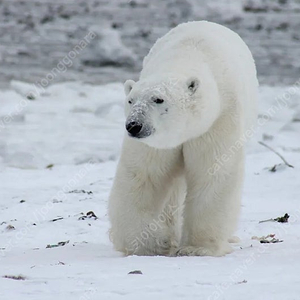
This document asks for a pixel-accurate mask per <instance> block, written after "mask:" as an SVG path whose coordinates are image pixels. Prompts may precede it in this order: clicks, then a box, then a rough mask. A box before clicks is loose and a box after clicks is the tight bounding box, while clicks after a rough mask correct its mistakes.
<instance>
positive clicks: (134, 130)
mask: <svg viewBox="0 0 300 300" xmlns="http://www.w3.org/2000/svg"><path fill="white" fill-rule="evenodd" d="M142 127H143V125H141V124H140V123H137V122H134V121H133V122H129V123H127V124H126V130H127V131H128V132H129V133H130V134H131V135H132V136H137V134H138V133H139V132H140V131H141V130H142Z"/></svg>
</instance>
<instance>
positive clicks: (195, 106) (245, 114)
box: [109, 21, 258, 256]
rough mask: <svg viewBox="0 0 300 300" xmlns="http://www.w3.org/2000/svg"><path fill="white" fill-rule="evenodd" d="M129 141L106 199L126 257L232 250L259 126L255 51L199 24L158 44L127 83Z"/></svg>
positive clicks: (117, 245)
mask: <svg viewBox="0 0 300 300" xmlns="http://www.w3.org/2000/svg"><path fill="white" fill-rule="evenodd" d="M124 88H125V94H126V104H125V114H126V118H127V119H126V130H127V132H126V135H125V137H124V141H123V148H122V153H121V157H120V161H119V164H118V167H117V172H116V176H115V179H114V183H113V187H112V190H111V193H110V198H109V218H110V222H111V230H110V237H111V240H112V242H113V244H114V247H115V249H116V250H118V251H121V252H123V253H124V254H126V255H133V254H134V255H171V256H185V255H186V256H204V255H209V256H222V255H225V254H227V253H230V252H231V251H232V250H231V247H230V245H229V241H230V238H231V236H232V234H233V233H234V231H235V228H236V224H237V220H238V215H239V210H240V200H241V188H242V184H243V173H244V156H245V154H244V143H243V141H244V139H243V137H244V134H245V131H246V130H250V129H249V128H253V127H251V126H252V124H254V123H255V121H256V102H257V88H258V82H257V78H256V68H255V64H254V60H253V58H252V55H251V53H250V51H249V49H248V47H247V46H246V44H245V43H244V42H243V41H242V39H241V38H240V37H239V36H238V35H237V34H236V33H234V32H233V31H231V30H229V29H228V28H226V27H223V26H221V25H218V24H215V23H211V22H206V21H197V22H189V23H184V24H181V25H179V26H177V27H176V28H174V29H172V30H171V31H170V32H169V33H167V34H166V35H165V36H163V37H162V38H160V39H159V40H158V41H157V42H156V43H155V44H154V46H153V47H152V49H151V50H150V52H149V54H148V55H147V56H146V57H145V59H144V61H143V69H142V71H141V74H140V78H139V80H138V81H137V82H134V81H133V80H127V81H126V82H125V85H124Z"/></svg>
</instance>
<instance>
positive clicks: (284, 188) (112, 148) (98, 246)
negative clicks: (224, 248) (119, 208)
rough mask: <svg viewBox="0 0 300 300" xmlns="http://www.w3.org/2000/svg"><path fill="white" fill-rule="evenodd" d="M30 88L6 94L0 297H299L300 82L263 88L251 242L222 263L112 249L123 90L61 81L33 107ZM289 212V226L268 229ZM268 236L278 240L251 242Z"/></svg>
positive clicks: (1, 118)
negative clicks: (110, 213) (110, 210)
mask: <svg viewBox="0 0 300 300" xmlns="http://www.w3.org/2000/svg"><path fill="white" fill-rule="evenodd" d="M30 90H32V86H30V85H27V84H24V83H20V82H16V81H14V82H11V85H10V88H9V89H8V90H5V91H4V90H2V91H0V185H1V200H0V299H1V300H7V299H12V300H21V299H22V300H27V299H30V300H48V299H49V300H50V299H51V300H53V299H56V300H59V299H62V300H63V299H66V300H69V299H72V300H75V299H80V300H93V299H95V300H96V299H97V300H99V299H101V300H102V299H131V300H134V299H157V297H160V299H164V300H165V299H172V300H173V299H210V300H212V299H214V300H215V299H228V300H240V299H244V300H248V299H249V300H250V299H251V300H259V299H262V300H277V299H278V300H279V299H280V300H282V299H284V300H299V299H300V276H299V275H300V88H299V84H298V85H295V86H293V87H267V86H263V87H261V88H260V115H259V121H258V127H257V129H256V130H255V132H253V134H255V138H254V139H253V141H252V142H251V143H250V145H249V147H248V151H247V152H248V154H247V168H246V182H245V186H244V193H243V201H242V214H241V218H240V222H239V227H238V230H237V233H236V235H237V236H239V238H240V239H241V241H240V242H239V243H238V244H234V248H235V251H234V252H233V253H232V254H230V255H227V256H225V257H221V258H213V257H177V258H174V257H135V256H131V257H122V255H121V254H120V253H117V252H116V251H114V250H113V247H112V244H111V243H110V242H109V239H108V234H107V231H108V229H109V222H108V217H107V199H108V194H109V190H110V188H111V184H112V179H113V176H114V173H115V168H116V164H117V159H118V157H119V154H120V147H121V141H122V136H123V128H124V117H123V99H124V96H123V87H122V85H121V84H120V83H114V84H109V85H105V86H92V85H86V84H81V83H75V82H72V83H63V84H57V85H53V86H50V87H49V88H48V89H47V90H46V91H40V92H39V93H37V94H39V95H38V96H37V97H36V99H33V100H26V98H25V97H24V95H27V94H28V92H29V91H30ZM258 140H260V141H263V142H264V143H266V144H267V145H269V146H271V147H272V148H273V149H274V150H276V151H278V152H279V153H280V154H282V155H283V156H284V158H285V159H286V160H287V162H288V163H290V164H291V165H293V166H294V168H291V167H287V166H286V165H284V163H283V162H282V160H281V159H280V158H279V157H278V156H277V155H276V154H274V153H273V152H272V151H270V150H269V149H267V148H266V147H263V146H262V145H260V144H258V143H257V141H258ZM280 163H281V164H282V165H280V166H276V167H275V172H271V171H270V169H271V168H272V167H274V165H278V164H280ZM273 170H274V168H273ZM285 213H288V214H289V215H290V218H289V220H288V223H278V222H263V223H259V221H262V220H267V219H270V218H276V217H280V216H283V215H284V214H285ZM268 234H275V237H274V238H275V239H278V240H279V242H278V243H260V242H259V241H258V240H256V239H253V237H254V236H257V237H262V236H266V235H268ZM137 270H138V271H141V273H142V274H128V273H129V272H131V271H137ZM138 273H140V272H138Z"/></svg>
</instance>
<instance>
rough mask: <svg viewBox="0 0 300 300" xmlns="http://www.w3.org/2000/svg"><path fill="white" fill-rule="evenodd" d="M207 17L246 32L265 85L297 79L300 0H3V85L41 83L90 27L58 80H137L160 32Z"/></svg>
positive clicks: (0, 42) (299, 70)
mask: <svg viewBox="0 0 300 300" xmlns="http://www.w3.org/2000/svg"><path fill="white" fill-rule="evenodd" d="M203 19H204V20H210V21H213V22H217V23H220V24H223V25H225V26H227V27H229V28H231V29H232V30H234V31H236V32H237V33H239V34H240V35H241V37H242V38H243V39H244V40H245V41H246V43H247V44H248V46H249V47H250V50H251V51H252V53H253V55H254V58H255V60H256V64H257V70H258V75H259V81H260V83H262V84H268V85H288V84H293V83H294V82H295V81H296V79H297V77H298V76H299V73H300V47H299V45H300V1H299V0H243V1H240V0H218V1H204V0H164V1H162V0H151V1H148V0H131V1H130V0H85V1H81V0H76V1H75V0H23V1H20V0H0V20H1V21H0V63H1V68H0V84H1V86H5V85H6V84H7V82H9V81H10V80H11V79H15V80H22V81H26V82H39V81H41V79H42V78H43V77H45V76H46V75H47V73H48V72H49V71H50V70H52V68H54V67H55V66H56V65H57V64H58V63H59V62H60V61H61V60H62V59H63V58H64V57H65V56H66V55H67V54H68V53H69V52H70V51H71V50H72V49H73V48H74V47H75V46H76V45H78V43H79V41H80V40H81V39H83V38H84V37H85V36H86V34H87V33H88V32H90V31H92V32H94V33H95V34H96V37H95V38H94V39H93V40H92V41H91V42H90V43H89V44H88V45H87V46H86V47H85V48H84V50H83V51H81V52H80V53H76V54H77V56H76V59H72V66H68V65H67V64H66V65H67V67H68V71H66V70H65V71H61V72H59V73H57V75H56V76H54V77H55V78H53V79H52V82H61V81H69V80H82V81H84V82H89V83H95V84H102V83H108V82H112V81H124V80H126V79H128V78H129V77H132V78H137V76H138V73H139V71H140V69H141V64H142V58H143V57H144V56H145V55H146V54H147V52H148V51H149V49H150V48H151V46H152V45H153V43H154V42H155V41H156V39H157V38H158V37H161V36H162V35H163V34H165V33H166V32H168V31H169V30H170V29H171V28H172V27H174V26H176V25H177V24H179V23H182V22H186V21H188V20H203ZM77 52H78V51H77Z"/></svg>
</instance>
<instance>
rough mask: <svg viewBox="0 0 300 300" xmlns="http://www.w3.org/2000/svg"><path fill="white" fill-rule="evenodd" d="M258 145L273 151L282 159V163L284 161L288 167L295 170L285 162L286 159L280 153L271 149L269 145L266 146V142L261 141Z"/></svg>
mask: <svg viewBox="0 0 300 300" xmlns="http://www.w3.org/2000/svg"><path fill="white" fill-rule="evenodd" d="M258 143H259V144H261V145H262V146H264V147H266V148H268V149H269V150H271V151H272V152H274V153H275V154H277V155H278V156H279V157H280V158H281V159H282V161H283V162H284V163H285V164H286V165H287V166H288V167H290V168H294V166H292V165H290V164H289V163H288V162H287V161H286V160H285V158H284V157H283V156H282V155H281V154H280V153H278V152H277V151H275V150H274V149H273V148H271V147H270V146H268V145H267V144H265V143H264V142H261V141H259V142H258Z"/></svg>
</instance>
